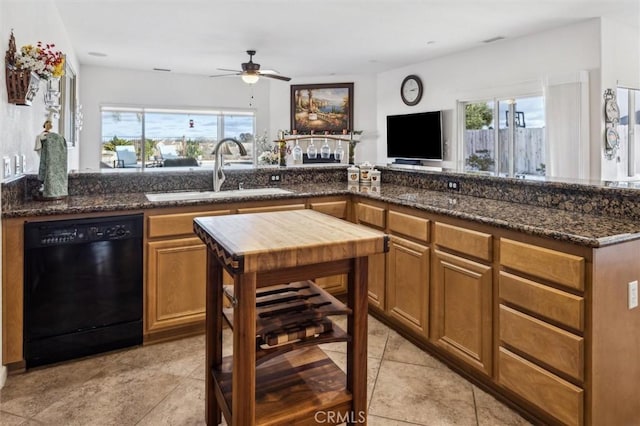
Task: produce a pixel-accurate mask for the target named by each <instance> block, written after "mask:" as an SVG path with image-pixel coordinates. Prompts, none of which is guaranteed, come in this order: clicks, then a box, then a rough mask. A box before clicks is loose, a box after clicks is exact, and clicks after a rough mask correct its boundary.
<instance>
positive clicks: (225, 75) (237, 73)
mask: <svg viewBox="0 0 640 426" xmlns="http://www.w3.org/2000/svg"><path fill="white" fill-rule="evenodd" d="M230 75H242V73H241V72H234V73H233V74H215V75H210V76H209V77H227V76H230Z"/></svg>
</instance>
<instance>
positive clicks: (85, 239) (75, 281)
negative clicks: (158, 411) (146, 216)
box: [24, 214, 143, 368]
mask: <svg viewBox="0 0 640 426" xmlns="http://www.w3.org/2000/svg"><path fill="white" fill-rule="evenodd" d="M142 226H143V219H142V215H141V214H136V215H126V216H111V217H104V218H91V219H71V220H61V221H51V222H30V223H26V224H25V227H24V249H25V252H24V254H25V257H24V265H25V270H24V278H25V279H24V358H25V361H26V366H27V368H29V367H34V366H37V365H42V364H49V363H53V362H58V361H63V360H67V359H72V358H77V357H81V356H85V355H90V354H94V353H99V352H104V351H109V350H113V349H118V348H122V347H126V346H132V345H138V344H141V343H142V297H143V296H142Z"/></svg>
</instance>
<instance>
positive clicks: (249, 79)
mask: <svg viewBox="0 0 640 426" xmlns="http://www.w3.org/2000/svg"><path fill="white" fill-rule="evenodd" d="M258 80H260V76H259V75H258V74H242V81H244V82H245V83H247V84H255V83H257V82H258Z"/></svg>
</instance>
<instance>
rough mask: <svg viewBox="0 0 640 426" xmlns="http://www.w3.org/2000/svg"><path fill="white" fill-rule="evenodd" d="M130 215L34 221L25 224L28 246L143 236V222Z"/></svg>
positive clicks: (26, 244) (26, 245)
mask: <svg viewBox="0 0 640 426" xmlns="http://www.w3.org/2000/svg"><path fill="white" fill-rule="evenodd" d="M130 217H131V216H123V217H120V218H116V217H111V218H100V219H89V220H87V219H81V220H76V221H74V220H73V219H72V220H65V221H56V222H40V223H37V224H36V223H31V224H29V227H28V228H25V248H27V247H44V246H51V245H64V244H78V243H86V242H93V241H112V240H120V239H127V238H140V237H141V235H142V229H141V228H142V226H141V223H140V221H139V220H138V221H136V220H129V218H130ZM27 229H28V231H27Z"/></svg>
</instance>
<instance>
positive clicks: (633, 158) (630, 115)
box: [616, 87, 640, 177]
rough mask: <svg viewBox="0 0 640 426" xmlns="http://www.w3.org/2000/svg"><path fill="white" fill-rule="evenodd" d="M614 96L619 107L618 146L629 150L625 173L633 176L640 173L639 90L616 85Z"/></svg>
mask: <svg viewBox="0 0 640 426" xmlns="http://www.w3.org/2000/svg"><path fill="white" fill-rule="evenodd" d="M616 96H617V101H618V107H619V109H620V122H619V123H618V134H619V135H620V147H621V148H622V150H624V149H625V148H626V149H628V150H629V154H628V158H629V162H628V173H627V175H628V176H629V177H634V176H636V175H637V174H638V173H640V90H634V89H627V88H624V87H618V90H617V95H616Z"/></svg>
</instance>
